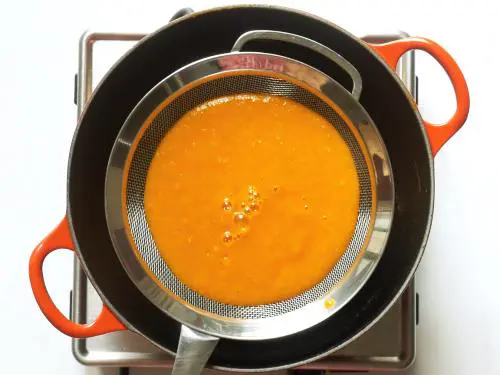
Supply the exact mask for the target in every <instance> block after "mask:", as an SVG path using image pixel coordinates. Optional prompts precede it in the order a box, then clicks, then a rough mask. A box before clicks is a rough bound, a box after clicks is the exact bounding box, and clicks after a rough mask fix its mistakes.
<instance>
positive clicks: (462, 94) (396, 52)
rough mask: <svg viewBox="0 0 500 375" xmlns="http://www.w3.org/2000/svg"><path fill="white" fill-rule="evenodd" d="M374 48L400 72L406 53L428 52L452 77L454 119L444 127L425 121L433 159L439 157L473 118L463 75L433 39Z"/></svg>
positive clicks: (409, 39) (413, 40)
mask: <svg viewBox="0 0 500 375" xmlns="http://www.w3.org/2000/svg"><path fill="white" fill-rule="evenodd" d="M370 47H371V48H372V49H374V50H375V51H376V52H377V53H378V54H379V55H380V56H382V58H383V59H384V60H385V61H386V62H387V64H388V65H389V66H390V67H391V68H392V69H393V70H396V66H397V63H398V60H399V58H400V57H401V56H402V55H403V54H404V53H405V52H407V51H409V50H412V49H419V50H422V51H426V52H428V53H429V54H430V55H432V57H434V58H435V59H436V60H437V61H438V62H439V64H441V66H442V67H443V68H444V70H445V71H446V74H448V77H449V78H450V80H451V83H452V85H453V89H454V90H455V97H456V100H457V109H456V111H455V113H454V115H453V116H452V117H451V119H450V120H448V121H447V122H445V123H443V124H433V123H431V122H429V121H425V120H424V125H425V128H426V130H427V136H428V137H429V142H430V145H431V151H432V155H434V156H435V155H436V154H437V152H438V151H439V150H440V149H441V147H442V146H443V145H444V144H445V143H446V142H447V141H448V140H449V139H450V138H451V137H452V136H453V135H454V134H455V133H456V132H457V131H458V130H459V129H460V128H461V127H462V125H463V124H464V123H465V120H466V119H467V116H468V114H469V106H470V99H469V89H468V88H467V83H466V82H465V78H464V76H463V74H462V71H461V70H460V68H459V67H458V65H457V63H456V62H455V60H454V59H453V58H452V57H451V56H450V54H449V53H448V52H446V50H445V49H444V48H443V47H441V46H440V45H439V44H437V43H435V42H433V41H432V40H429V39H425V38H407V39H400V40H396V41H393V42H389V43H384V44H370Z"/></svg>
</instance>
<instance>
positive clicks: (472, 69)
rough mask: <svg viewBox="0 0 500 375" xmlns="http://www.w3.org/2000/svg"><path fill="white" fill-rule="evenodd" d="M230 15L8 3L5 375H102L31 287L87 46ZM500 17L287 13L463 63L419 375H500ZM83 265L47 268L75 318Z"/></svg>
mask: <svg viewBox="0 0 500 375" xmlns="http://www.w3.org/2000/svg"><path fill="white" fill-rule="evenodd" d="M235 2H237V3H239V1H235ZM230 3H231V2H230V1H195V0H191V2H190V3H179V2H169V1H167V0H161V1H143V0H141V1H139V0H135V1H126V0H115V1H102V0H86V1H83V0H82V1H68V0H66V1H54V0H44V1H36V0H31V1H9V2H6V1H5V0H4V1H2V2H1V3H0V36H1V39H0V124H1V125H0V126H1V135H2V138H1V146H0V175H1V184H0V198H1V199H2V206H1V214H0V220H1V222H0V234H1V239H2V249H1V250H0V297H1V300H0V301H1V302H0V304H1V307H0V322H1V323H2V334H1V339H0V359H1V360H2V362H1V363H2V367H3V369H2V373H5V374H40V375H43V374H84V373H86V374H97V373H101V372H100V370H96V369H85V368H84V367H83V366H81V365H79V364H78V363H77V362H76V361H75V360H74V358H73V356H72V354H71V346H70V339H69V338H68V337H66V336H64V335H63V334H61V333H59V332H58V331H56V330H55V329H54V328H53V327H52V326H51V325H50V324H49V323H48V322H47V321H46V320H45V318H44V317H43V316H42V314H41V313H40V311H39V309H38V307H37V305H36V304H35V302H34V298H33V295H32V293H31V290H30V286H29V280H28V258H29V255H30V252H31V250H32V248H33V247H34V246H35V245H36V244H37V243H38V241H39V240H41V239H42V238H43V237H44V235H45V234H47V233H48V232H49V231H50V230H51V229H52V228H53V227H54V226H55V224H56V223H58V221H59V220H60V219H61V217H62V215H63V214H64V211H65V193H66V191H65V190H66V189H65V187H66V185H65V178H66V166H67V155H68V151H69V146H70V142H71V138H72V135H73V130H74V127H75V120H76V107H75V106H74V105H73V102H72V101H73V75H74V74H75V73H76V71H77V45H78V39H79V37H80V35H81V33H82V32H83V31H84V30H85V29H87V28H92V29H95V30H103V29H105V30H117V31H152V30H154V29H156V28H158V27H160V26H162V25H163V24H164V23H166V22H167V21H168V19H169V18H170V16H171V15H172V14H173V13H174V12H175V11H176V10H178V9H179V8H180V7H182V6H190V7H192V8H194V9H195V10H200V9H205V8H208V7H212V6H215V5H223V4H230ZM233 3H234V2H233ZM269 3H273V4H279V3H280V2H279V1H272V2H269ZM494 4H495V2H494V1H493V0H492V1H491V2H488V1H485V0H483V1H479V0H476V1H451V0H450V1H422V2H411V1H373V0H368V1H331V0H330V1H315V0H307V1H299V0H297V1H288V2H287V3H286V4H285V5H287V6H289V7H294V8H299V9H303V10H306V11H309V12H312V13H315V14H317V15H320V16H322V17H324V18H327V19H329V20H331V21H333V22H335V23H337V24H339V25H340V26H343V27H345V28H346V29H348V30H350V31H352V32H354V33H365V32H370V31H379V30H388V31H394V30H404V31H407V32H409V33H410V34H412V35H420V36H426V37H429V38H432V39H434V40H436V41H437V42H439V43H440V44H442V45H443V46H445V48H446V49H447V50H448V51H449V52H450V53H451V54H452V55H453V56H454V57H455V59H456V60H457V62H458V63H459V65H460V66H461V68H462V69H463V72H464V74H465V76H466V78H467V80H468V84H469V88H470V94H471V111H470V116H469V120H468V121H467V123H466V126H465V127H464V128H463V129H462V130H461V131H460V132H459V133H458V134H457V135H456V136H455V137H454V138H453V139H452V140H451V141H450V142H449V143H448V144H447V145H446V146H445V147H444V148H443V149H442V150H441V152H440V153H439V155H438V156H437V158H436V163H435V168H436V206H435V216H434V222H433V227H432V232H431V235H430V240H429V244H428V246H427V251H426V253H425V256H424V260H423V262H422V263H421V266H420V268H419V270H418V273H417V288H418V290H419V292H420V294H421V311H420V315H421V316H420V325H419V327H418V354H417V360H416V363H415V366H414V367H413V368H412V369H411V370H409V372H408V373H412V374H418V375H424V374H425V375H442V374H453V375H459V374H464V375H465V374H500V361H499V360H498V357H497V356H499V355H500V302H499V300H500V299H499V297H498V293H497V290H498V287H500V245H499V243H498V233H499V232H500V226H499V224H500V221H499V215H498V213H499V210H500V204H499V198H498V197H499V191H498V187H499V185H500V184H499V183H500V173H499V169H500V168H499V165H498V162H499V159H500V157H499V154H498V149H499V144H498V139H499V137H500V123H499V122H500V121H499V118H500V115H499V114H498V110H499V106H500V104H499V100H498V98H499V95H498V86H499V84H500V79H499V77H498V72H499V70H500V64H499V62H500V61H499V57H500V52H499V45H498V41H499V40H500V26H499V21H498V14H499V13H500V12H499V11H498V9H495V8H496V6H495V5H494ZM417 73H418V75H419V77H420V81H421V85H420V99H421V110H422V112H423V114H424V116H425V117H426V118H428V119H432V120H444V119H446V118H447V117H448V116H449V115H450V114H451V113H452V111H453V109H454V97H453V93H452V91H451V87H450V85H449V84H448V82H447V81H446V79H445V78H444V77H445V76H444V74H443V73H442V71H441V70H440V68H438V65H437V64H436V63H435V62H434V61H433V60H432V59H431V58H429V57H428V56H426V55H424V54H423V53H418V54H417ZM110 110H112V109H110ZM71 257H72V255H71V253H69V252H58V253H56V254H55V255H54V256H50V257H49V259H48V261H47V263H46V267H45V272H46V278H47V282H48V284H49V289H50V292H51V294H52V296H53V298H54V300H55V301H56V303H57V304H58V305H59V306H61V308H62V309H63V310H64V311H65V312H66V311H67V309H68V292H69V290H70V288H71V280H72V269H71V265H72V262H71ZM5 367H6V368H5ZM106 373H110V374H112V373H113V372H106ZM155 373H159V372H155ZM133 374H139V372H133Z"/></svg>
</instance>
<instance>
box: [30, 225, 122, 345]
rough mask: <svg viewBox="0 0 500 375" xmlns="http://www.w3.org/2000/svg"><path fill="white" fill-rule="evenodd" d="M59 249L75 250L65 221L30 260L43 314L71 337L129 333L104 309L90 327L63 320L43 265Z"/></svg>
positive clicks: (37, 296) (35, 251)
mask: <svg viewBox="0 0 500 375" xmlns="http://www.w3.org/2000/svg"><path fill="white" fill-rule="evenodd" d="M59 249H68V250H73V251H74V250H75V245H74V243H73V240H72V237H71V231H70V229H69V223H68V219H67V218H66V217H65V218H64V219H63V220H62V221H61V222H60V223H59V225H58V226H57V227H56V228H55V229H54V230H53V231H52V232H51V233H50V234H49V235H48V236H47V237H45V239H43V240H42V242H40V244H38V246H37V247H36V248H35V250H33V253H32V254H31V257H30V264H29V275H30V282H31V288H32V289H33V294H34V295H35V299H36V301H37V303H38V306H40V309H41V310H42V312H43V314H44V315H45V316H46V317H47V319H48V320H49V322H50V323H52V325H53V326H54V327H56V328H57V329H58V330H59V331H61V332H63V333H65V334H66V335H68V336H71V337H92V336H98V335H102V334H104V333H108V332H115V331H121V330H125V329H127V328H126V327H125V326H124V325H123V324H122V323H121V322H120V321H119V320H118V319H117V318H116V317H115V316H114V315H113V313H112V312H111V311H110V310H109V309H108V308H107V307H106V306H105V305H103V308H102V310H101V312H100V314H99V315H98V317H97V318H96V320H95V321H94V322H92V323H89V324H78V323H75V322H72V321H71V320H69V319H68V318H66V317H65V316H64V314H63V313H61V311H60V310H59V309H58V308H57V306H56V305H55V304H54V301H52V298H50V296H49V293H48V291H47V287H46V285H45V280H44V278H43V270H42V267H43V262H44V260H45V258H46V257H47V255H49V254H50V253H51V252H52V251H55V250H59Z"/></svg>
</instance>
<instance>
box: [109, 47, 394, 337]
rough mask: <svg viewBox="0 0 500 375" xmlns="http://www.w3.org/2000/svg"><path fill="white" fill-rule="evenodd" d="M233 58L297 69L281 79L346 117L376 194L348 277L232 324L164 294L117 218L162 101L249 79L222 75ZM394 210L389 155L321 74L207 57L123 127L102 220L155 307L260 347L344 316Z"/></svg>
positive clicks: (163, 86) (163, 85)
mask: <svg viewBox="0 0 500 375" xmlns="http://www.w3.org/2000/svg"><path fill="white" fill-rule="evenodd" d="M235 56H236V57H238V58H243V60H245V59H249V60H252V59H255V58H262V57H265V58H272V59H273V61H279V62H282V63H286V64H290V65H291V66H294V67H296V68H297V69H292V71H289V72H282V73H280V74H281V75H282V76H283V77H284V78H289V79H293V80H299V81H302V83H304V84H305V86H307V87H308V89H309V90H310V91H316V92H318V93H321V94H322V95H324V96H326V97H328V98H330V99H331V100H332V101H333V102H334V103H335V105H336V106H337V107H338V108H339V109H340V110H341V111H342V112H343V113H344V114H346V115H347V116H348V118H349V119H350V120H351V122H352V125H353V126H354V128H355V129H356V130H357V131H358V133H359V135H360V136H361V138H362V139H363V141H364V145H365V147H366V149H367V154H368V158H369V159H368V160H366V162H367V163H370V165H371V168H372V170H373V173H374V181H373V182H374V184H375V186H374V187H372V188H373V189H374V190H375V202H373V203H372V204H373V206H374V207H375V210H374V214H373V218H371V220H370V223H371V224H372V228H373V229H372V232H371V236H370V235H368V238H369V239H368V241H367V243H366V248H365V250H364V251H361V252H360V254H358V256H357V257H356V258H355V259H351V264H350V267H349V271H348V272H347V275H344V278H343V279H342V280H341V282H340V283H336V284H335V285H334V287H333V289H331V290H330V291H329V292H328V293H325V294H324V295H323V297H321V298H319V299H316V300H315V301H314V302H310V303H307V304H306V305H305V306H302V307H300V308H298V309H295V310H293V311H290V312H287V313H285V314H280V315H276V316H271V317H266V318H260V319H248V316H245V315H242V316H235V317H232V318H228V317H223V316H218V315H215V314H213V312H212V313H211V312H210V311H203V310H201V309H199V308H196V307H195V306H192V305H190V304H188V303H185V302H183V301H182V300H181V299H179V298H178V297H174V296H172V295H170V294H169V293H167V292H166V291H165V290H164V289H163V288H162V287H161V286H160V285H158V284H157V282H156V281H155V280H153V279H152V278H151V276H150V275H149V274H148V273H147V272H146V271H145V270H144V268H143V265H142V263H141V261H140V260H139V259H138V258H137V256H136V254H135V251H134V248H133V246H132V244H131V243H130V238H129V235H128V233H127V229H126V224H125V222H124V219H125V220H126V219H127V218H124V217H123V215H122V213H123V212H125V207H123V199H122V197H123V193H124V191H125V188H126V186H127V183H126V182H125V181H124V178H125V177H126V176H125V174H126V163H127V160H128V158H129V154H130V153H131V152H132V153H133V152H135V145H136V144H137V142H136V141H137V139H141V137H142V136H143V135H144V134H145V133H144V134H143V133H142V130H143V129H142V128H143V125H144V123H145V121H146V120H147V118H148V117H150V115H151V113H152V112H154V111H155V110H156V109H157V108H158V106H159V105H160V104H161V103H164V102H165V100H166V99H167V98H169V97H170V96H171V95H172V94H174V93H178V92H179V90H181V89H183V88H186V86H187V85H190V84H194V83H195V82H197V81H199V80H202V79H214V77H216V76H219V75H221V74H223V73H225V72H232V73H236V72H238V73H241V72H242V71H243V70H244V71H249V69H248V68H245V69H239V68H234V67H233V68H230V69H226V68H223V67H222V66H224V64H221V63H220V61H222V60H223V59H225V58H228V57H235ZM273 69H275V68H273V67H272V66H259V68H258V71H259V72H260V73H262V72H269V73H271V72H272V74H273V76H276V72H275V71H274V70H273ZM253 71H255V72H256V71H257V70H253ZM298 71H300V72H301V77H304V72H306V73H307V74H306V76H309V77H311V76H315V77H316V78H318V77H319V78H320V79H317V80H316V81H314V82H311V81H310V80H309V81H308V82H304V81H303V80H301V79H300V77H298V76H297V75H296V73H294V72H298ZM374 157H378V159H379V160H380V161H381V162H380V163H378V164H375V163H373V158H374ZM383 182H384V183H383ZM393 208H394V191H393V184H392V170H391V168H390V162H389V158H388V155H387V151H386V150H385V147H384V144H383V141H382V140H381V138H380V135H379V134H378V131H377V129H376V127H375V125H374V124H373V122H372V121H371V119H370V118H369V116H368V114H367V113H366V112H365V111H364V110H363V109H362V107H361V105H360V104H359V103H358V102H357V101H356V100H355V99H354V98H353V97H352V95H351V94H349V93H348V92H347V91H346V90H345V89H344V88H343V87H342V86H341V85H339V84H338V83H337V82H335V81H334V80H333V79H331V78H330V77H328V76H326V75H325V74H323V73H322V72H320V71H318V70H316V69H314V68H312V67H310V66H308V65H305V64H303V63H301V62H298V61H296V60H292V59H289V58H285V57H282V56H278V55H272V54H263V53H255V52H252V53H229V54H223V55H218V56H213V57H209V58H206V59H203V60H200V61H198V62H195V63H193V64H190V65H188V66H186V67H184V68H182V69H180V70H179V71H177V72H175V73H173V74H172V75H171V76H169V77H167V78H166V79H165V80H163V81H162V82H160V83H159V84H158V85H157V86H156V87H155V88H153V89H152V90H151V91H150V92H149V93H148V94H147V95H146V96H145V97H144V98H143V99H142V100H141V102H140V103H139V104H138V105H137V106H136V107H135V108H134V110H133V111H132V113H131V114H130V116H129V117H128V118H127V120H126V121H125V124H124V126H123V128H122V129H121V131H120V134H119V135H118V137H117V140H116V142H115V145H114V147H113V150H112V153H111V157H110V161H109V165H108V171H107V176H106V218H107V222H108V228H109V231H110V236H111V239H112V242H113V245H114V248H115V251H116V253H117V255H118V258H119V259H120V261H121V263H122V265H123V266H124V268H125V269H126V271H127V273H128V274H129V276H130V278H131V279H132V281H133V282H134V283H135V285H136V286H137V287H138V288H139V289H140V290H141V291H142V292H143V293H144V294H145V295H146V296H147V297H148V298H149V299H150V300H151V301H152V302H153V303H154V304H155V305H156V306H157V307H159V308H160V309H162V310H163V311H164V312H166V313H167V314H168V315H170V316H172V317H173V318H174V319H176V320H178V321H180V322H181V323H182V324H185V325H187V326H190V327H192V328H195V329H197V330H200V331H203V332H205V333H208V334H210V335H216V336H221V337H227V338H232V339H246V340H255V339H259V340H261V339H271V338H276V337H281V336H285V335H288V334H292V333H295V332H297V331H300V330H303V329H307V328H309V327H311V326H313V325H315V324H317V323H319V322H320V321H322V320H324V319H327V318H328V317H330V316H331V315H333V314H334V313H335V312H336V311H338V310H339V309H340V308H342V306H343V305H345V303H347V302H348V301H349V300H350V298H352V296H354V294H355V293H356V292H357V290H359V289H360V288H361V286H362V285H363V284H364V283H365V282H366V280H367V279H368V278H369V276H370V275H371V273H372V272H373V270H374V269H375V266H376V264H377V263H378V260H379V259H380V257H381V256H382V253H383V249H384V246H385V242H386V240H387V237H388V234H389V229H390V225H391V221H392V213H393ZM331 298H333V299H335V301H336V304H335V306H334V307H329V308H326V307H325V302H326V301H327V300H329V299H331ZM217 303H218V302H217ZM250 308H251V307H250Z"/></svg>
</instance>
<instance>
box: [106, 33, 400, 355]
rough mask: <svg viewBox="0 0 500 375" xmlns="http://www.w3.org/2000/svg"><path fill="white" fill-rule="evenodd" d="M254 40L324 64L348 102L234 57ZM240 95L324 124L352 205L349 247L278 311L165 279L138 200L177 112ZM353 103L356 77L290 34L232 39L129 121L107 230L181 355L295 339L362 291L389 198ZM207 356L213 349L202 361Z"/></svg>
mask: <svg viewBox="0 0 500 375" xmlns="http://www.w3.org/2000/svg"><path fill="white" fill-rule="evenodd" d="M262 39H273V40H279V41H282V42H287V43H293V44H299V45H301V46H303V47H307V48H309V49H312V50H313V51H315V52H317V53H321V54H323V55H324V56H325V57H327V58H329V59H331V60H333V61H334V62H335V63H336V64H337V65H339V66H340V67H341V68H343V69H344V70H345V71H346V72H347V73H348V74H349V76H350V77H351V78H352V81H353V89H352V93H349V92H348V91H347V90H346V89H344V88H343V87H342V86H341V85H340V84H338V83H337V82H336V81H334V80H333V79H332V78H330V77H329V76H327V75H325V74H324V73H322V72H320V71H318V70H316V69H314V68H312V67H310V66H308V65H306V64H304V63H301V62H299V61H296V60H293V59H290V58H287V57H283V56H279V55H275V54H269V53H257V52H240V50H241V48H242V47H243V45H244V44H246V43H247V42H248V41H250V40H262ZM249 93H253V94H266V95H273V96H280V97H285V98H287V99H290V100H294V101H296V102H298V103H300V104H302V105H304V106H306V107H308V108H309V109H311V110H313V111H314V112H316V113H318V114H320V115H321V116H322V117H324V118H325V119H326V120H327V121H328V122H329V123H330V124H331V125H332V126H333V127H334V128H335V129H336V130H337V131H338V133H339V134H340V135H341V136H342V138H343V140H344V141H345V142H346V144H347V145H348V147H349V149H350V151H351V155H352V158H353V160H354V162H355V165H356V169H357V175H358V181H359V187H360V199H359V202H360V204H359V209H358V217H357V222H356V227H355V231H354V234H353V236H352V238H351V240H350V242H349V245H348V247H347V248H346V249H345V251H344V253H343V255H342V257H341V258H340V260H339V261H338V262H337V264H336V265H335V266H334V267H333V268H332V269H331V271H330V272H329V273H328V274H327V276H326V277H325V278H324V279H323V280H322V281H321V282H320V283H318V284H317V285H315V286H314V287H312V288H311V289H309V290H307V291H305V292H304V293H302V294H300V295H297V296H295V297H293V298H290V299H287V300H284V301H281V302H277V303H273V304H267V305H259V306H234V305H228V304H224V303H221V302H217V301H214V300H212V299H210V298H207V297H206V296H203V295H201V294H199V293H197V292H195V291H194V290H192V289H190V288H189V287H188V286H186V285H185V284H183V283H182V282H181V281H180V280H179V279H178V278H177V277H176V275H175V274H174V273H173V272H172V271H171V270H170V269H169V267H168V265H167V264H166V262H165V261H164V260H163V258H162V257H161V256H160V253H159V251H158V249H157V247H156V244H155V241H154V238H153V236H152V234H151V231H150V229H149V226H148V222H147V219H146V215H145V210H144V191H145V185H146V177H147V173H148V169H149V166H150V163H151V161H152V159H153V156H154V155H155V153H156V149H157V148H158V146H159V145H160V143H161V141H162V139H163V138H164V136H165V135H166V133H167V132H168V131H169V130H170V129H171V128H172V127H173V126H175V124H176V122H177V121H178V120H179V119H180V118H181V117H182V116H183V115H184V114H185V113H186V112H188V111H190V110H191V109H193V108H195V107H197V106H199V105H201V104H203V103H205V102H207V101H210V100H213V99H216V98H218V97H221V96H225V95H238V94H249ZM360 93H361V77H360V75H359V73H358V72H357V70H356V69H355V68H354V67H353V66H352V65H351V64H350V63H348V62H347V61H345V60H344V59H343V58H342V57H341V56H340V55H338V54H337V53H335V52H334V51H332V50H330V49H328V48H327V47H325V46H323V45H320V44H318V43H316V42H314V41H312V40H310V39H307V38H304V37H301V36H297V35H293V34H288V33H283V32H276V31H252V32H248V33H245V34H243V35H242V36H241V37H240V38H239V39H238V41H237V42H236V44H235V46H234V47H233V51H232V52H231V53H227V54H222V55H217V56H212V57H208V58H205V59H203V60H200V61H197V62H194V63H192V64H190V65H188V66H185V67H183V68H182V69H180V70H178V71H177V72H175V73H173V74H172V75H170V76H169V77H167V78H166V79H164V80H163V81H162V82H160V83H159V84H158V85H157V86H156V87H155V88H153V89H152V90H151V91H150V92H149V93H148V94H147V95H146V96H145V97H144V98H143V99H142V100H141V102H140V103H139V104H138V105H137V106H136V107H135V108H134V110H133V111H132V113H131V114H130V115H129V117H128V118H127V120H126V121H125V124H124V125H123V127H122V129H121V131H120V133H119V135H118V138H117V140H116V142H115V145H114V147H113V150H112V153H111V157H110V160H109V165H108V170H107V179H106V215H107V221H108V227H109V230H110V234H111V239H112V241H113V244H114V247H115V250H116V253H117V255H118V257H119V258H120V260H121V262H122V264H123V266H124V267H125V269H126V271H127V272H128V274H129V276H130V278H131V279H132V280H133V281H134V283H135V284H136V286H137V287H138V288H139V289H140V290H141V291H142V293H143V294H144V295H145V296H146V297H147V298H148V299H149V300H150V301H151V302H153V303H154V304H155V305H156V306H157V307H158V308H160V309H162V310H163V311H164V312H166V313H167V314H168V315H169V316H171V317H173V318H174V319H176V320H178V321H179V322H180V323H182V324H183V339H181V345H180V349H182V348H181V347H182V343H183V342H184V344H185V343H186V341H185V340H187V338H188V336H189V337H191V338H193V337H194V338H195V339H197V340H198V339H200V338H203V337H204V338H205V340H206V339H207V338H208V341H209V342H210V341H211V340H210V338H211V336H216V337H225V338H231V339H244V340H264V339H271V338H277V337H281V336H285V335H289V334H293V333H296V332H299V331H301V330H304V329H307V328H309V327H311V326H313V325H315V324H317V323H319V322H321V321H322V320H324V319H327V318H328V317H330V316H332V315H333V314H334V313H335V312H336V311H338V310H339V309H340V308H342V306H343V305H344V304H345V303H347V302H348V301H349V300H350V299H351V298H352V297H353V296H354V294H355V293H356V292H357V291H358V290H359V289H360V288H361V287H362V285H363V284H364V283H365V282H366V281H367V279H368V278H369V276H370V275H371V273H372V272H373V270H374V268H375V266H376V264H377V262H378V260H379V259H380V257H381V255H382V252H383V249H384V246H385V243H386V240H387V237H388V234H389V229H390V225H391V221H392V213H393V207H394V201H393V195H394V193H393V182H392V170H391V167H390V163H389V158H388V155H387V152H386V150H385V147H384V144H383V141H382V139H381V137H380V135H379V133H378V131H377V129H376V127H375V125H374V124H373V122H372V120H371V119H370V117H369V116H368V114H367V113H366V112H365V111H364V109H363V108H362V106H361V105H360V104H359V103H358V101H357V100H358V99H359V96H360ZM297 277H300V275H297ZM327 301H335V304H334V305H333V306H331V305H332V304H331V303H330V304H329V303H328V302H327ZM187 327H191V328H193V329H195V330H196V331H201V332H203V333H205V334H208V335H211V336H208V337H207V336H205V335H203V334H202V333H198V332H195V331H190V330H189V329H188V328H187ZM183 340H184V341H183ZM195 341H196V340H195ZM212 341H213V340H212ZM205 342H206V341H205ZM214 345H215V344H214ZM211 350H213V347H212V348H211V349H210V350H209V351H208V354H207V358H208V355H209V354H210V352H211ZM205 361H206V359H205ZM203 364H204V363H203Z"/></svg>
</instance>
